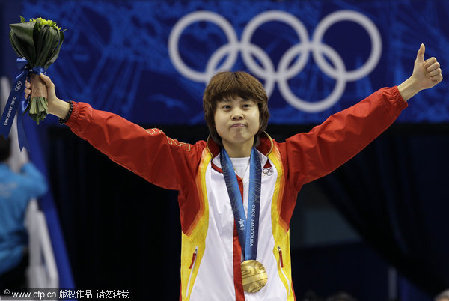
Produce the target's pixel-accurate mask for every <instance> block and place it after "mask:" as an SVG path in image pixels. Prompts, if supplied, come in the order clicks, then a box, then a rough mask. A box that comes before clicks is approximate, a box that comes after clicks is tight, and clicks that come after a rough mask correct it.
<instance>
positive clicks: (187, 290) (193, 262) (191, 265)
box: [186, 247, 198, 297]
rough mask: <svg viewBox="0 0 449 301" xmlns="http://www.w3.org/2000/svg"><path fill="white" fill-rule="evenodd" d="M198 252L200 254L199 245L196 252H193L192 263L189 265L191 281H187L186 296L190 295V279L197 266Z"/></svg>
mask: <svg viewBox="0 0 449 301" xmlns="http://www.w3.org/2000/svg"><path fill="white" fill-rule="evenodd" d="M197 254H198V247H195V252H193V254H192V263H191V264H190V266H189V270H190V275H189V282H188V283H187V289H186V297H187V296H188V295H189V288H190V281H191V279H192V274H193V269H194V268H195V263H196V255H197Z"/></svg>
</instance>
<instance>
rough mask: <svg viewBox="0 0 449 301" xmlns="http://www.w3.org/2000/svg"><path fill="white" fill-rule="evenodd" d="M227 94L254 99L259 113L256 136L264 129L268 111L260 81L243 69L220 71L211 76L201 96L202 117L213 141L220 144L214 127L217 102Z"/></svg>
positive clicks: (266, 100) (268, 115)
mask: <svg viewBox="0 0 449 301" xmlns="http://www.w3.org/2000/svg"><path fill="white" fill-rule="evenodd" d="M229 96H231V97H232V96H240V97H242V98H244V99H251V100H254V101H255V102H256V103H257V106H258V108H259V113H260V129H259V131H258V132H257V133H256V136H257V135H259V134H261V133H262V132H263V131H265V129H266V128H267V125H268V118H269V117H270V112H269V111H268V97H267V94H266V92H265V89H264V87H263V85H262V83H261V82H260V81H259V80H257V79H256V78H255V77H253V76H252V75H250V74H249V73H246V72H243V71H236V72H230V71H225V72H220V73H217V74H216V75H214V76H213V77H212V78H211V80H210V82H209V84H208V85H207V87H206V90H205V91H204V96H203V108H204V118H205V119H206V123H207V127H208V128H209V133H210V136H211V138H212V139H214V141H215V142H217V143H218V144H221V138H220V136H219V135H218V133H217V130H216V128H215V111H216V109H217V102H218V101H220V100H223V99H224V98H226V97H229Z"/></svg>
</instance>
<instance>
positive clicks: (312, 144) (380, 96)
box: [67, 87, 407, 301]
mask: <svg viewBox="0 0 449 301" xmlns="http://www.w3.org/2000/svg"><path fill="white" fill-rule="evenodd" d="M406 107H407V102H405V101H404V100H403V99H402V97H401V95H400V93H399V91H398V89H397V87H392V88H383V89H380V90H379V91H377V92H375V93H373V94H372V95H370V96H369V97H367V98H366V99H364V100H362V101H361V102H359V103H357V104H355V105H354V106H352V107H350V108H348V109H346V110H343V111H341V112H339V113H337V114H334V115H332V116H331V117H329V118H328V119H327V120H326V121H325V122H323V123H322V124H321V125H318V126H316V127H315V128H313V129H312V130H311V131H310V132H308V133H299V134H296V135H294V136H292V137H290V138H288V139H287V140H286V141H285V142H277V141H275V140H273V139H272V138H270V137H269V136H268V135H266V136H264V137H261V139H260V144H259V146H258V148H257V149H258V151H259V154H260V156H261V159H262V160H261V164H262V167H263V174H262V185H261V196H260V221H259V242H258V246H257V260H258V261H260V262H261V263H262V264H263V265H264V266H265V268H266V271H267V273H268V282H267V284H266V286H265V287H264V288H262V289H261V290H260V291H258V292H256V293H245V292H244V291H243V288H242V284H241V271H240V263H241V258H242V257H241V247H240V244H239V240H238V236H237V232H236V228H235V224H234V217H233V213H232V209H231V205H230V202H229V197H228V194H227V191H226V185H225V182H224V179H223V174H222V172H221V166H220V160H219V159H218V157H217V155H218V154H219V146H218V145H216V144H215V143H214V142H213V141H212V140H210V139H209V140H208V141H207V142H206V141H199V142H197V143H195V144H193V145H191V144H186V143H182V142H178V141H177V140H175V139H172V138H169V137H167V136H166V135H165V134H164V133H163V132H162V131H161V130H159V129H149V130H145V129H143V128H142V127H140V126H138V125H136V124H133V123H131V122H129V121H127V120H125V119H123V118H121V117H120V116H117V115H115V114H112V113H108V112H103V111H98V110H94V109H92V107H91V106H90V105H88V104H85V103H74V109H73V113H72V115H71V116H70V119H69V120H68V122H67V125H68V126H69V127H70V128H71V130H72V131H73V132H74V133H75V134H76V135H78V136H79V137H81V138H83V139H85V140H87V141H89V142H90V143H91V144H92V145H93V146H94V147H95V148H97V149H99V150H100V151H101V152H103V153H104V154H106V155H107V156H109V158H110V159H111V160H113V161H114V162H116V163H118V164H120V165H122V166H124V167H125V168H127V169H129V170H131V171H132V172H134V173H136V174H137V175H139V176H141V177H143V178H144V179H146V180H147V181H148V182H150V183H153V184H155V185H158V186H160V187H163V188H167V189H175V190H178V191H179V196H178V202H179V207H180V215H181V219H180V220H181V228H182V249H181V296H180V300H194V301H197V300H208V301H213V300H225V301H229V300H238V301H240V300H264V301H269V300H271V301H274V300H295V294H294V292H293V284H292V277H291V264H290V227H289V225H290V218H291V216H292V213H293V209H294V207H295V204H296V198H297V194H298V192H299V191H300V189H301V187H302V186H303V184H305V183H308V182H311V181H313V180H315V179H317V178H320V177H322V176H325V175H327V174H328V173H330V172H332V171H333V170H335V169H336V168H337V167H339V166H340V165H342V164H343V163H344V162H346V161H347V160H349V159H350V158H352V157H353V156H354V155H356V154H357V153H358V152H360V151H361V150H362V149H363V148H364V147H365V146H366V145H367V144H369V143H370V142H371V141H372V140H373V139H375V138H376V137H377V136H378V135H379V134H381V133H382V132H383V131H384V130H385V129H386V128H388V127H389V126H390V125H391V124H392V123H393V122H394V121H395V120H396V118H397V117H398V116H399V114H400V112H401V111H402V110H403V109H404V108H406ZM239 182H240V185H241V190H243V195H244V196H245V195H246V194H245V190H246V186H247V185H245V183H242V180H241V179H240V178H239Z"/></svg>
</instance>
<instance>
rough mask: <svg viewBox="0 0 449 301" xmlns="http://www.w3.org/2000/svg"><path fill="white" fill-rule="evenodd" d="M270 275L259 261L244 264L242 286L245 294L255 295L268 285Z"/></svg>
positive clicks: (247, 261) (249, 261)
mask: <svg viewBox="0 0 449 301" xmlns="http://www.w3.org/2000/svg"><path fill="white" fill-rule="evenodd" d="M267 281H268V275H267V271H266V270H265V267H264V266H263V265H262V264H261V263H260V262H258V261H257V260H245V261H244V262H242V284H243V289H244V290H245V292H248V293H255V292H257V291H259V290H260V289H261V288H262V287H264V286H265V284H267Z"/></svg>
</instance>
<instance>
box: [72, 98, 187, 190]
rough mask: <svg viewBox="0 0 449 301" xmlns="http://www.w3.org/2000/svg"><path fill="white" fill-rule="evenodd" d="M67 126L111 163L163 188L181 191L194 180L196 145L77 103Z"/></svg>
mask: <svg viewBox="0 0 449 301" xmlns="http://www.w3.org/2000/svg"><path fill="white" fill-rule="evenodd" d="M67 125H68V126H69V127H70V129H71V130H72V131H73V132H74V133H75V134H76V135H77V136H79V137H81V138H82V139H85V140H87V141H88V142H89V143H90V144H92V146H94V147H95V148H97V149H98V150H100V151H101V152H102V153H104V154H106V155H107V156H108V157H109V158H110V159H111V160H112V161H114V162H116V163H118V164H120V165H121V166H123V167H125V168H127V169H129V170H130V171H132V172H133V173H135V174H137V175H139V176H141V177H142V178H144V179H146V180H147V181H148V182H150V183H153V184H155V185H158V186H160V187H162V188H166V189H175V190H179V189H180V188H181V183H182V179H183V178H185V177H189V176H192V177H194V173H195V167H194V166H191V165H194V164H192V162H194V161H195V159H193V160H192V158H191V157H192V156H195V155H196V153H195V152H194V151H193V148H195V147H196V145H190V144H187V143H183V142H178V141H177V140H175V139H171V138H169V137H167V136H166V135H165V134H164V133H163V132H162V131H161V130H159V129H150V130H145V129H144V128H142V127H140V126H139V125H136V124H134V123H132V122H129V121H128V120H126V119H124V118H122V117H120V116H118V115H115V114H113V113H109V112H104V111H99V110H95V109H93V108H92V107H91V106H90V105H89V104H86V103H75V102H74V107H73V112H72V115H71V116H70V118H69V120H68V121H67ZM189 157H190V158H189Z"/></svg>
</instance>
